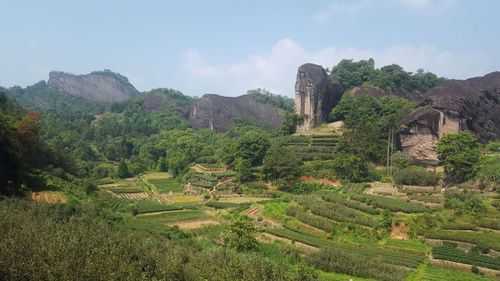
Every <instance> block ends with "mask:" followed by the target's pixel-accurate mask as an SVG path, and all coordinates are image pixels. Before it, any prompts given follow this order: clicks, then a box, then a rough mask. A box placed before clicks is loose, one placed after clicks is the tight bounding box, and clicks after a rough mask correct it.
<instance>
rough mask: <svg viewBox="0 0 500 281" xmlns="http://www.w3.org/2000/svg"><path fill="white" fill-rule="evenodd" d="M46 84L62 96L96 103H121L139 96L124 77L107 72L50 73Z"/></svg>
mask: <svg viewBox="0 0 500 281" xmlns="http://www.w3.org/2000/svg"><path fill="white" fill-rule="evenodd" d="M47 84H48V86H49V87H50V88H53V89H55V90H57V91H58V92H60V93H62V94H66V95H70V96H75V97H81V98H84V99H87V100H91V101H97V102H107V103H111V102H122V101H125V100H127V99H129V98H130V97H133V96H137V95H139V91H137V89H136V88H135V87H134V86H133V85H132V84H131V83H130V82H129V81H128V79H127V78H126V77H124V76H122V75H120V74H118V73H114V72H111V71H109V70H104V71H95V72H91V73H89V74H85V75H74V74H70V73H65V72H59V71H52V72H50V73H49V80H48V82H47Z"/></svg>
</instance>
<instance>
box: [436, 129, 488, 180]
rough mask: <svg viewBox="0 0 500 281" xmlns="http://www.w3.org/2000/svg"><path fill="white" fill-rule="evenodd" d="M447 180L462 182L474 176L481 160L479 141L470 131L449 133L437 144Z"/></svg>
mask: <svg viewBox="0 0 500 281" xmlns="http://www.w3.org/2000/svg"><path fill="white" fill-rule="evenodd" d="M437 151H438V156H439V160H441V162H442V163H443V164H444V170H445V174H446V182H448V183H462V182H465V181H467V180H469V179H471V178H473V177H474V175H475V173H476V164H477V163H478V162H479V158H480V151H479V142H478V141H477V139H476V137H474V136H473V135H472V134H470V133H459V134H448V135H446V136H444V137H443V138H441V139H440V140H439V143H438V145H437Z"/></svg>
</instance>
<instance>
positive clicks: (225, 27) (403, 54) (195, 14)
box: [0, 0, 500, 97]
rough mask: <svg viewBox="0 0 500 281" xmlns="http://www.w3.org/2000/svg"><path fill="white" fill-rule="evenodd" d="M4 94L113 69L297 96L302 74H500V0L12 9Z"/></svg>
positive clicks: (0, 28) (177, 82) (6, 26)
mask: <svg viewBox="0 0 500 281" xmlns="http://www.w3.org/2000/svg"><path fill="white" fill-rule="evenodd" d="M0 11H1V13H0V36H1V37H0V38H1V40H0V85H1V86H4V87H10V86H13V85H20V86H27V85H31V84H34V83H35V82H38V81H40V80H46V79H48V73H49V71H51V70H59V71H66V72H70V73H74V74H84V73H88V72H91V71H94V70H103V69H111V70H113V71H115V72H119V73H121V74H123V75H125V76H127V77H128V78H129V80H130V81H131V82H132V83H133V84H134V85H135V86H136V87H137V88H138V89H139V90H141V91H146V90H150V89H153V88H174V89H178V90H180V91H182V92H183V93H185V94H187V95H191V96H201V95H203V94H205V93H217V94H221V95H226V96H238V95H241V94H244V93H245V92H246V91H247V90H249V89H255V88H265V89H267V90H269V91H271V92H273V93H276V94H281V95H286V96H290V97H292V96H293V94H294V91H293V87H294V81H295V76H296V71H297V67H298V66H300V65H301V64H303V63H306V62H312V63H317V64H320V65H323V66H325V67H329V68H331V67H332V66H334V65H335V64H336V63H338V62H339V61H340V60H341V59H355V60H359V59H368V58H370V57H372V58H374V59H375V62H376V65H377V67H380V66H383V65H387V64H391V63H397V64H400V65H401V66H403V67H404V68H405V69H407V70H408V71H416V70H417V69H419V68H423V69H425V70H426V71H432V72H434V73H436V74H438V75H440V76H444V77H447V78H467V77H472V76H479V75H484V74H486V73H488V72H491V71H495V70H500V28H499V22H498V11H500V1H498V0H300V1H298V0H211V1H204V0H199V1H192V0H182V1H178V0H176V1H174V0H170V1H169V0H163V1H161V0H157V1H155V0H143V1H137V0H106V1H102V0H85V1H68V0H44V1H38V0H33V1H26V0H0Z"/></svg>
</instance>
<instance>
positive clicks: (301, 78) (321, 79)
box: [295, 63, 343, 132]
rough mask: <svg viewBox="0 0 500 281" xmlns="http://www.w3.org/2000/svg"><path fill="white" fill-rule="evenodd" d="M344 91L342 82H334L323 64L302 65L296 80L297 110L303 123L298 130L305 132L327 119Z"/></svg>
mask: <svg viewBox="0 0 500 281" xmlns="http://www.w3.org/2000/svg"><path fill="white" fill-rule="evenodd" d="M342 93H343V90H342V87H341V86H340V84H339V83H335V82H333V83H332V82H331V81H330V80H329V78H328V75H327V73H326V71H325V70H324V69H323V67H322V66H320V65H316V64H312V63H306V64H304V65H302V66H300V67H299V69H298V71H297V81H296V82H295V112H296V113H297V115H299V116H300V117H301V118H302V120H303V123H302V124H301V125H299V126H298V128H297V131H299V132H305V131H308V130H310V129H312V128H314V127H317V126H318V125H320V124H321V123H323V122H325V121H327V119H328V114H329V113H330V111H331V110H332V108H333V107H334V106H335V105H336V104H337V103H338V101H339V100H340V98H341V97H342Z"/></svg>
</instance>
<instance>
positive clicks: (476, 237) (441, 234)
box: [425, 230, 500, 251]
mask: <svg viewBox="0 0 500 281" xmlns="http://www.w3.org/2000/svg"><path fill="white" fill-rule="evenodd" d="M425 237H427V238H431V239H441V240H451V241H458V242H465V243H472V244H476V245H477V246H478V247H481V248H484V249H493V250H495V251H500V234H498V233H493V232H479V231H475V232H471V231H458V230H439V231H434V232H428V233H426V234H425Z"/></svg>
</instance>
